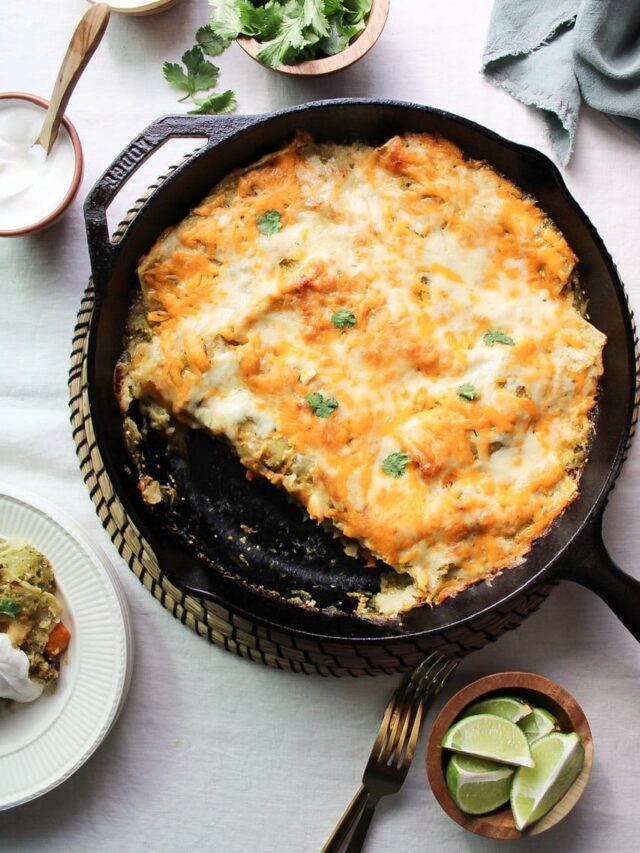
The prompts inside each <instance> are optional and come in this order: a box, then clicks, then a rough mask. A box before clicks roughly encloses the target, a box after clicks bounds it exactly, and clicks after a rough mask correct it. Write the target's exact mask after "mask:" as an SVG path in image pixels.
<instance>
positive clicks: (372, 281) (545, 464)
mask: <svg viewBox="0 0 640 853" xmlns="http://www.w3.org/2000/svg"><path fill="white" fill-rule="evenodd" d="M296 145H297V147H296ZM273 162H275V165H273V163H272V161H269V160H267V161H265V163H264V164H262V165H260V166H259V167H258V168H257V169H256V170H255V171H253V172H252V171H251V169H249V170H248V171H247V172H246V173H245V174H244V175H242V176H240V177H239V178H238V177H236V178H234V179H232V181H231V183H230V184H229V183H228V184H225V185H223V188H222V189H216V190H214V191H213V193H212V194H211V195H210V196H209V197H208V199H213V202H211V204H212V205H213V206H208V204H209V202H208V200H205V202H204V203H203V205H202V207H201V208H200V209H198V210H199V212H198V213H197V215H195V216H193V217H190V218H189V219H188V220H186V221H185V223H183V224H182V225H180V226H179V227H178V229H176V230H175V231H173V232H171V233H170V234H169V235H165V236H164V237H163V238H161V240H160V241H159V243H158V244H157V246H156V247H155V248H154V250H153V251H152V252H151V253H150V255H149V256H148V257H147V259H146V260H145V261H144V263H143V265H142V267H141V271H140V274H141V283H142V288H143V295H144V296H145V298H146V299H147V300H148V303H149V305H150V307H153V308H154V309H155V308H156V306H158V305H159V306H160V310H161V313H160V315H158V316H157V317H156V315H155V314H153V313H152V314H150V315H149V316H150V322H151V329H152V337H151V341H150V342H147V341H137V340H135V339H134V340H133V341H132V343H131V344H130V346H129V356H130V361H129V366H128V367H127V385H126V389H125V391H123V392H122V399H123V400H124V401H125V402H124V405H126V400H128V396H127V395H128V394H129V393H130V394H131V395H132V396H144V394H145V390H144V389H145V388H147V387H150V383H151V385H152V386H153V388H154V389H155V391H154V394H155V395H156V396H158V395H159V396H160V398H161V399H162V401H163V403H164V405H166V406H167V407H168V408H169V409H170V410H172V411H173V412H174V414H178V415H182V414H186V415H188V416H189V417H190V418H191V419H192V420H195V421H196V422H198V423H199V424H201V425H202V426H203V427H205V428H207V429H208V430H210V431H211V432H212V433H214V434H219V435H223V436H225V437H226V438H227V439H229V440H230V441H231V442H232V443H235V444H236V445H239V444H240V443H242V445H243V448H244V449H243V452H242V460H243V462H244V464H246V465H248V466H249V467H251V468H253V469H254V470H256V471H258V472H259V473H261V474H263V475H265V476H267V477H269V478H270V479H272V480H273V482H277V483H278V484H280V485H282V486H284V487H285V488H287V489H288V490H289V491H290V492H292V493H293V494H295V495H296V496H297V497H298V498H299V499H300V500H301V501H302V502H303V503H304V504H305V506H306V508H307V510H308V511H309V513H310V514H311V515H312V516H314V517H316V518H317V519H319V520H322V519H330V520H331V521H332V522H333V524H334V525H335V526H336V528H337V530H339V531H340V532H341V533H342V534H344V535H346V536H348V537H353V538H355V539H356V540H357V541H358V542H359V543H360V544H361V546H363V547H364V548H366V549H368V551H370V552H371V553H373V554H374V555H376V556H377V557H379V558H380V559H382V560H384V561H386V562H388V563H389V564H390V565H392V566H394V567H396V568H397V569H398V571H400V572H401V573H403V574H408V575H410V576H411V578H412V579H413V586H412V588H411V591H408V589H405V588H403V590H402V591H400V592H398V590H397V589H396V588H395V587H394V590H393V600H394V601H395V600H396V599H398V600H402V601H403V602H406V601H412V602H413V601H415V600H417V599H419V598H420V597H426V598H428V599H429V600H431V599H434V598H436V597H437V596H438V595H440V596H443V595H446V594H455V592H457V591H458V590H459V589H461V588H463V587H464V586H465V585H467V584H468V583H470V582H473V581H475V580H478V579H480V578H482V577H486V576H488V575H489V574H491V573H492V572H495V571H498V570H501V569H502V568H504V567H506V566H508V565H512V564H514V563H517V562H518V560H520V559H521V557H522V555H523V554H524V553H526V550H527V549H528V548H529V547H530V545H531V542H532V541H533V540H534V539H535V538H537V536H539V535H540V534H541V533H542V532H544V529H546V527H547V526H548V524H549V523H550V522H551V521H552V520H553V519H554V518H555V517H556V516H557V515H558V514H559V513H560V512H561V511H562V509H563V508H564V507H565V506H566V505H567V504H568V502H569V501H570V500H572V499H573V497H574V496H575V494H576V491H577V489H576V483H575V475H574V474H572V473H571V470H570V463H571V461H572V459H573V457H574V455H575V454H576V452H579V451H580V450H581V448H583V447H584V445H585V444H586V443H587V442H588V438H589V434H590V422H589V411H590V410H591V408H592V407H593V405H594V400H595V394H596V391H597V382H598V377H599V375H600V373H601V371H602V363H601V351H602V348H603V346H604V340H605V339H604V336H603V335H601V334H600V333H599V332H598V331H597V330H596V329H594V328H593V326H591V325H590V324H589V323H588V322H587V321H586V320H585V319H583V318H582V317H581V316H580V315H579V314H578V312H577V311H576V309H575V308H574V307H573V303H572V300H571V297H570V295H569V294H568V283H569V281H570V276H571V269H572V266H573V263H574V258H573V255H572V252H571V250H570V248H569V247H568V246H567V244H566V243H565V242H564V240H563V238H562V237H561V235H560V234H559V233H558V232H557V230H556V229H555V228H554V227H553V226H552V225H551V223H550V222H549V220H548V219H546V218H545V217H544V214H542V212H541V211H540V210H539V209H538V208H536V207H535V206H534V205H533V203H532V202H531V201H530V200H528V199H526V198H524V197H523V196H522V195H521V194H519V193H518V191H517V190H516V189H515V188H514V187H513V185H511V184H509V183H508V182H507V181H505V180H504V179H502V178H500V177H499V176H498V175H497V174H496V173H495V172H493V171H492V170H491V169H489V168H487V167H485V166H482V165H481V164H473V163H472V162H471V163H470V162H469V161H465V160H463V159H462V157H461V156H460V153H459V152H457V149H455V148H454V147H453V146H451V145H449V144H448V143H442V142H440V141H438V140H435V139H434V138H432V137H428V136H423V137H418V136H416V137H408V139H407V140H406V141H397V140H391V141H390V142H389V143H388V144H387V145H386V146H383V147H382V148H381V149H379V150H378V151H373V150H372V149H368V148H366V147H364V146H358V145H355V146H351V147H349V146H324V147H322V148H321V149H320V154H318V153H317V149H316V148H314V146H308V147H307V148H305V146H304V144H303V145H302V146H301V145H299V144H295V143H294V144H293V145H292V146H291V147H290V148H288V149H285V150H284V152H282V153H281V154H277V155H275V160H274V161H273ZM434 162H435V163H437V164H438V165H437V168H435V169H434V168H433V166H432V163H434ZM272 165H273V169H274V174H273V178H272V179H271V177H270V173H269V169H270V168H271V167H272ZM234 181H235V183H234ZM243 182H245V183H244V184H243ZM243 186H248V187H250V191H249V192H248V193H247V192H246V191H245V190H242V189H241V188H242V187H243ZM292 188H293V189H292ZM222 192H223V193H224V194H225V197H226V199H227V201H225V202H224V204H219V203H218V202H217V201H216V198H219V196H218V195H217V193H222ZM243 192H244V195H243ZM263 195H266V198H267V200H266V201H262V197H263ZM282 198H286V199H288V201H287V202H286V203H283V202H282V201H281V199H282ZM278 205H281V209H280V208H279V207H278ZM254 206H255V212H254V211H253V207H254ZM265 208H267V209H277V210H278V212H279V213H280V215H281V217H282V227H281V229H280V230H278V231H276V233H273V234H270V235H265V234H262V233H260V232H259V230H258V229H257V227H256V225H255V224H254V223H257V221H258V213H261V212H264V210H265ZM185 258H186V260H185ZM212 260H213V261H215V264H214V263H212ZM194 270H195V272H194ZM194 295H195V296H197V298H195V296H194ZM176 303H177V307H176ZM345 309H347V310H350V311H352V312H353V315H354V317H355V318H356V323H355V325H353V326H350V327H347V328H342V329H340V328H336V326H335V325H334V324H333V322H332V319H331V318H332V317H333V315H334V313H335V312H336V311H338V310H345ZM163 312H164V313H163ZM490 330H494V331H495V330H499V331H501V332H502V333H503V335H506V336H507V338H508V342H507V343H504V342H502V343H501V342H496V343H493V345H490V344H489V343H487V341H486V340H485V337H484V335H485V334H486V332H488V331H490ZM464 387H470V388H471V389H472V392H473V398H472V399H468V398H465V397H464V396H462V395H461V393H460V390H461V389H462V388H464ZM318 394H319V395H322V398H323V399H325V400H327V399H331V398H333V399H335V400H336V401H337V403H338V406H337V407H334V409H333V410H332V411H331V412H330V413H329V414H328V415H327V416H326V417H321V416H319V415H316V414H314V411H313V408H312V407H311V405H310V403H309V402H308V399H307V398H308V396H309V395H318ZM248 426H249V429H248V428H247V427H248ZM282 437H283V438H284V439H286V448H287V451H286V453H285V454H284V458H285V459H286V462H282V463H280V462H276V463H273V461H271V462H269V463H268V464H267V463H266V462H265V461H264V460H265V459H267V458H269V459H271V457H272V456H273V454H272V453H271V443H272V442H273V441H274V440H276V439H278V438H282ZM247 442H249V445H250V449H249V450H247V447H246V444H247ZM252 442H253V443H252ZM396 453H401V454H406V459H407V463H406V467H405V469H404V470H403V471H401V472H400V473H399V474H398V475H397V476H393V475H392V474H389V473H388V472H386V471H385V470H384V463H385V460H386V459H387V458H388V457H389V456H390V455H392V454H396ZM265 454H266V455H265ZM274 465H275V467H274ZM278 465H281V466H284V467H280V468H279V467H278ZM574 467H575V466H574ZM380 606H381V607H382V605H380ZM385 606H386V605H385Z"/></svg>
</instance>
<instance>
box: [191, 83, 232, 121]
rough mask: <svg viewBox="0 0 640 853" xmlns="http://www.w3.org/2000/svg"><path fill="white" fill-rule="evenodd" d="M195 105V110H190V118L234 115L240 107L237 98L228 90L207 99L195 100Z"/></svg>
mask: <svg viewBox="0 0 640 853" xmlns="http://www.w3.org/2000/svg"><path fill="white" fill-rule="evenodd" d="M193 102H194V104H197V108H196V109H195V110H188V113H189V115H190V116H197V115H212V114H214V115H223V114H226V113H232V112H233V111H234V110H235V109H236V107H237V106H238V102H237V101H236V96H235V95H234V93H233V92H232V91H231V89H227V91H226V92H214V93H213V95H209V96H208V97H206V98H194V99H193Z"/></svg>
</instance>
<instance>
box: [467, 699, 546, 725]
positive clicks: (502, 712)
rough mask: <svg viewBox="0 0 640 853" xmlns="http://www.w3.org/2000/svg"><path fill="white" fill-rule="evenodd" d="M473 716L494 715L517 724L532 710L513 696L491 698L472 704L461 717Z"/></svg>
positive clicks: (529, 714) (531, 712)
mask: <svg viewBox="0 0 640 853" xmlns="http://www.w3.org/2000/svg"><path fill="white" fill-rule="evenodd" d="M474 714H495V715H496V717H504V718H505V720H511V722H512V723H519V722H520V721H521V720H523V721H524V720H526V719H527V718H528V717H530V716H531V715H532V714H533V708H532V707H531V705H527V703H526V702H523V700H522V699H516V697H515V696H492V697H490V698H489V699H480V701H479V702H474V703H473V705H470V706H469V707H468V708H467V709H466V711H465V712H464V714H463V715H462V716H463V717H471V716H473V715H474Z"/></svg>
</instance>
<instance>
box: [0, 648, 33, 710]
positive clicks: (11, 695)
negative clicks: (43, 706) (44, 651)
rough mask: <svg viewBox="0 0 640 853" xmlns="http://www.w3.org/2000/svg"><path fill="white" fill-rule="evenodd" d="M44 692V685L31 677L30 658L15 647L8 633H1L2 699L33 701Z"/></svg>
mask: <svg viewBox="0 0 640 853" xmlns="http://www.w3.org/2000/svg"><path fill="white" fill-rule="evenodd" d="M41 694H42V685H41V684H34V682H33V681H31V680H30V679H29V658H28V657H27V656H26V654H25V653H24V652H23V651H22V650H21V649H14V647H13V645H12V644H11V640H10V639H9V637H8V636H7V634H0V699H13V700H14V701H15V702H33V701H34V700H35V699H38V697H39V696H40V695H41Z"/></svg>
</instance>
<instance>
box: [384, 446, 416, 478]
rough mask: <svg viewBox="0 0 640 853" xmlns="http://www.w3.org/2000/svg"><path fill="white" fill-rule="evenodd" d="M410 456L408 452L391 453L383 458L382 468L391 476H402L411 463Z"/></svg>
mask: <svg viewBox="0 0 640 853" xmlns="http://www.w3.org/2000/svg"><path fill="white" fill-rule="evenodd" d="M409 461H410V457H409V455H408V454H407V453H399V452H398V453H390V454H389V455H388V456H387V457H386V459H383V460H382V470H383V471H384V473H385V474H389V475H390V476H391V477H395V478H396V479H397V478H398V477H402V475H403V474H404V472H405V471H406V469H407V465H408V464H409Z"/></svg>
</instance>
